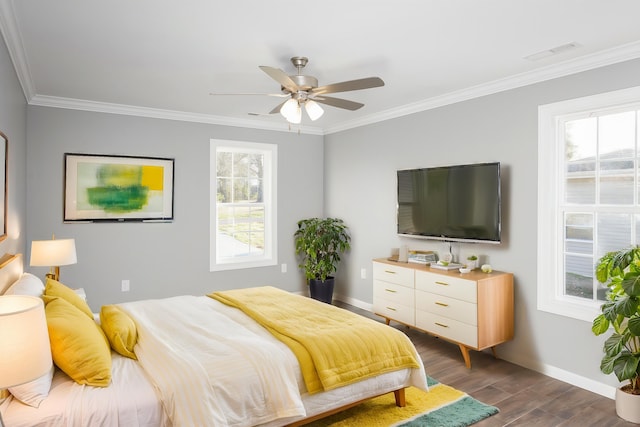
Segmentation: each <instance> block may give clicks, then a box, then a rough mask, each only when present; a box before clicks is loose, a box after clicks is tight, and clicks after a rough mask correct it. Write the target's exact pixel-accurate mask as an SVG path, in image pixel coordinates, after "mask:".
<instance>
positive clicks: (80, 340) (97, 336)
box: [42, 295, 111, 387]
mask: <svg viewBox="0 0 640 427" xmlns="http://www.w3.org/2000/svg"><path fill="white" fill-rule="evenodd" d="M42 298H43V299H44V301H45V304H46V306H45V314H46V316H47V327H48V329H49V341H50V342H51V355H52V356H53V361H54V362H55V364H56V365H57V366H58V367H59V368H60V369H62V371H63V372H64V373H66V374H67V375H69V377H71V379H73V380H74V381H75V382H77V383H78V384H86V385H91V386H95V387H106V386H108V385H109V383H110V382H111V349H110V348H109V342H108V341H107V338H106V337H105V336H104V333H103V332H102V329H100V326H98V325H97V324H96V323H95V322H94V321H93V320H92V319H89V318H87V316H86V315H85V314H84V313H82V312H81V311H80V310H78V309H77V308H76V307H74V306H73V305H71V304H70V303H68V302H67V301H66V300H64V299H62V298H59V297H50V296H47V295H45V296H43V297H42Z"/></svg>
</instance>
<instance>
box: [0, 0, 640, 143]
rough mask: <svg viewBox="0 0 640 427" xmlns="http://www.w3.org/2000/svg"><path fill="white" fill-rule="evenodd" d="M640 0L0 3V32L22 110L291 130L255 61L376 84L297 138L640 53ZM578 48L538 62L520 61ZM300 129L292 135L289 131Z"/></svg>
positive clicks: (305, 126)
mask: <svg viewBox="0 0 640 427" xmlns="http://www.w3.org/2000/svg"><path fill="white" fill-rule="evenodd" d="M639 17H640V1H638V0H606V1H605V0H482V1H479V0H439V1H438V0H396V1H391V0H387V1H382V0H325V1H316V2H311V1H301V0H268V1H267V0H235V1H216V0H180V1H175V0H133V1H131V0H109V1H104V0H56V1H50V0H15V1H12V0H0V30H1V31H2V34H3V36H4V38H5V40H6V41H7V46H8V48H9V52H10V54H11V57H12V59H13V62H14V65H15V66H16V69H17V72H18V77H19V79H20V81H21V84H22V86H23V89H24V92H25V95H26V97H27V100H28V102H29V103H31V104H33V105H50V106H61V107H65V108H77V109H86V110H92V111H109V112H117V113H122V114H136V115H142V116H151V117H165V118H171V119H180V120H189V121H199V122H206V123H221V124H229V125H238V126H246V127H256V128H264V129H287V128H288V126H287V124H286V122H285V120H284V119H283V118H282V117H281V116H280V115H279V114H273V115H265V116H253V115H249V114H248V113H252V112H253V113H267V112H269V111H270V110H271V109H272V108H273V107H275V106H276V105H277V104H278V103H279V102H281V99H280V98H273V97H268V96H210V95H209V93H210V92H218V93H219V92H224V93H228V92H233V93H236V92H237V93H246V92H250V93H251V92H255V93H277V92H278V91H279V89H280V88H279V85H278V84H277V83H276V82H275V81H274V80H272V79H271V78H270V77H269V76H267V75H266V74H265V73H264V72H262V71H261V70H260V69H259V68H258V66H259V65H268V66H272V67H276V68H280V69H282V70H284V71H286V72H287V73H288V74H295V69H294V68H293V66H292V65H291V63H290V62H289V58H290V57H292V56H306V57H308V58H309V64H308V65H307V67H306V68H305V74H309V75H312V76H315V77H317V78H318V80H319V84H320V85H325V84H330V83H336V82H341V81H345V80H352V79H358V78H363V77H370V76H378V77H381V78H382V79H383V80H384V81H385V83H386V84H385V86H384V87H381V88H375V89H367V90H361V91H353V92H344V93H339V94H333V95H332V96H335V97H340V98H345V99H349V100H353V101H357V102H362V103H364V104H365V106H364V107H363V108H361V109H360V110H358V111H355V112H352V111H347V110H340V109H336V108H333V107H328V106H327V107H324V109H325V114H324V116H323V117H322V118H320V119H319V120H318V121H316V122H311V121H310V120H309V118H308V117H306V116H304V117H303V121H302V126H301V129H300V130H301V131H302V132H308V133H318V134H323V133H331V132H335V131H339V130H343V129H348V128H351V127H355V126H359V125H362V124H366V123H372V122H375V121H379V120H385V119H388V118H391V117H398V116H401V115H404V114H409V113H413V112H416V111H421V110H424V109H428V108H433V107H435V106H439V105H444V104H447V103H451V102H456V101H460V100H463V99H468V98H471V97H474V96H480V95H484V94H488V93H494V92H497V91H500V90H505V89H509V88H513V87H518V86H521V85H525V84H530V83H533V82H537V81H541V80H545V79H549V78H553V77H557V76H562V75H567V74H571V73H574V72H579V71H583V70H587V69H590V68H594V67H598V66H602V65H607V64H612V63H616V62H620V61H624V60H628V59H633V58H638V57H640V24H639V21H638V18H639ZM567 43H575V44H577V47H576V48H574V49H570V50H567V51H564V52H560V53H558V54H556V55H553V56H549V57H546V58H543V59H539V60H536V61H532V60H529V59H526V58H525V57H527V56H528V55H532V54H536V53H539V52H542V51H547V50H549V49H552V48H555V47H558V46H562V45H566V44H567ZM295 130H296V131H298V127H296V128H295Z"/></svg>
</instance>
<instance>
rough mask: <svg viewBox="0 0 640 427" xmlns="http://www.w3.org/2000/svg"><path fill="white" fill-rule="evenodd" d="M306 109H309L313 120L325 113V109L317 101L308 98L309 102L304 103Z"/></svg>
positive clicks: (308, 112) (308, 111)
mask: <svg viewBox="0 0 640 427" xmlns="http://www.w3.org/2000/svg"><path fill="white" fill-rule="evenodd" d="M304 109H305V110H306V111H307V114H308V115H309V118H310V119H311V120H313V121H316V120H318V119H319V118H320V117H322V115H323V114H324V110H323V109H322V107H321V106H320V104H318V103H317V102H316V101H313V100H311V99H308V100H307V102H305V103H304Z"/></svg>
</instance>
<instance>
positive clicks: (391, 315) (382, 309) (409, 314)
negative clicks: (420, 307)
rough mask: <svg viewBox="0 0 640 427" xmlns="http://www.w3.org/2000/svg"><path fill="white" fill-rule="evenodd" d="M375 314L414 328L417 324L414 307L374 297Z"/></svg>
mask: <svg viewBox="0 0 640 427" xmlns="http://www.w3.org/2000/svg"><path fill="white" fill-rule="evenodd" d="M373 312H374V313H375V314H378V315H380V316H383V317H386V318H388V319H393V320H397V321H398V322H401V323H404V324H407V325H410V326H413V325H414V324H415V315H414V314H415V310H414V308H413V307H407V306H406V305H402V304H398V303H396V302H393V301H388V300H384V299H382V298H376V297H375V296H374V297H373Z"/></svg>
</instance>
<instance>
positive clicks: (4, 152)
mask: <svg viewBox="0 0 640 427" xmlns="http://www.w3.org/2000/svg"><path fill="white" fill-rule="evenodd" d="M0 155H1V156H2V158H0V165H2V171H0V179H1V180H2V182H0V189H1V190H2V195H0V204H1V206H2V208H1V211H0V222H1V223H0V233H1V234H0V241H2V240H4V239H6V238H7V193H8V192H9V191H8V190H9V187H8V184H7V176H8V174H7V168H8V165H9V162H8V157H9V138H7V135H5V134H4V133H2V132H0Z"/></svg>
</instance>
